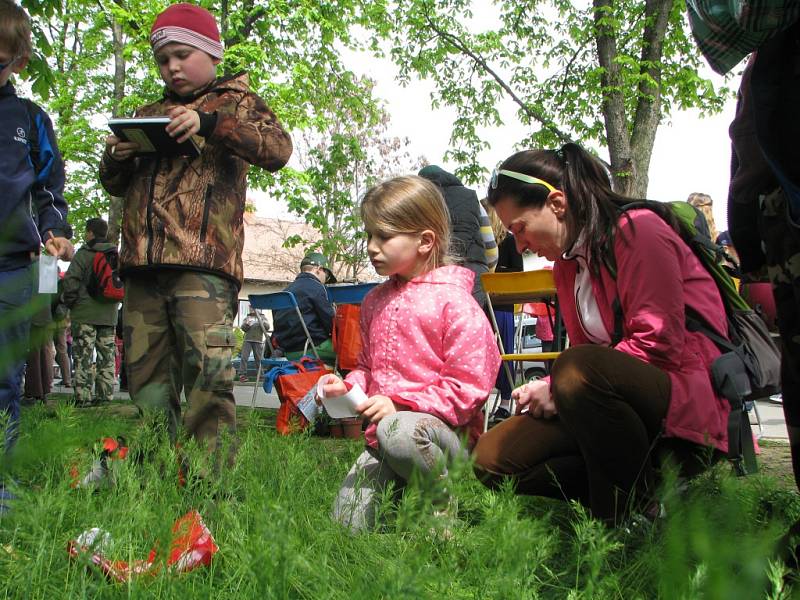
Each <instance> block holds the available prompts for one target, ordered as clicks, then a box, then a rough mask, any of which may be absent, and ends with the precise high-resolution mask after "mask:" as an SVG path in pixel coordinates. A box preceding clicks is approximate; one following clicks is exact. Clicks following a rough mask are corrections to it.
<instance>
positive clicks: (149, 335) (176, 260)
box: [100, 4, 292, 450]
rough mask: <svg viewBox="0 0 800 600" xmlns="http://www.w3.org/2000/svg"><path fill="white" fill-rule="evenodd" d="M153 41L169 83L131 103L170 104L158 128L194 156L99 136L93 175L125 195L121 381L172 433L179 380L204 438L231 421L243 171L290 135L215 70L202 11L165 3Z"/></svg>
mask: <svg viewBox="0 0 800 600" xmlns="http://www.w3.org/2000/svg"><path fill="white" fill-rule="evenodd" d="M150 42H151V45H152V47H153V52H154V55H155V60H156V63H157V64H158V67H159V71H160V73H161V77H162V79H163V80H164V82H165V84H166V91H165V95H164V98H163V99H162V100H161V101H159V102H156V103H153V104H149V105H146V106H143V107H141V108H139V109H138V110H137V111H136V114H137V116H154V115H167V116H169V117H170V118H171V120H170V123H169V124H168V125H167V127H166V130H167V132H168V133H169V134H170V135H171V136H172V137H175V138H177V139H178V141H185V140H187V139H189V138H190V137H194V139H195V141H197V142H198V143H199V144H200V145H201V146H202V151H201V152H200V155H199V156H198V157H196V158H194V159H189V158H174V157H172V158H170V157H163V156H159V155H137V150H138V145H137V144H135V143H133V142H127V141H122V140H120V139H119V138H117V137H116V136H114V135H111V136H109V137H108V139H107V141H106V152H105V153H104V155H103V158H102V161H101V164H100V180H101V182H102V184H103V186H104V187H105V189H106V190H107V191H108V192H109V193H110V194H112V195H116V196H124V198H125V201H124V208H123V217H122V249H121V252H120V274H121V276H122V277H123V279H124V281H125V300H124V302H123V321H124V333H123V337H124V344H125V356H126V360H127V361H128V378H129V379H128V386H129V390H130V393H131V397H132V398H133V399H134V401H135V402H136V403H137V404H139V405H140V406H143V407H144V406H148V407H153V408H157V409H164V410H165V411H166V413H167V416H168V427H169V432H170V437H171V439H172V440H173V441H174V440H175V437H176V434H177V428H178V421H179V418H180V392H181V389H183V390H185V394H186V399H187V401H188V410H187V411H186V414H185V415H184V417H183V423H184V425H185V427H186V430H187V432H188V433H189V434H190V435H192V436H194V437H196V438H197V439H198V440H200V441H202V442H204V443H206V444H207V446H208V447H209V449H211V450H213V449H214V448H215V447H216V445H217V443H218V440H219V438H220V436H221V435H222V434H223V433H224V430H226V429H227V430H228V432H229V433H231V434H232V433H234V432H235V427H236V413H235V402H234V398H233V374H234V373H233V367H232V365H231V353H232V350H233V346H234V343H235V337H234V333H233V317H234V315H235V313H236V307H237V294H238V290H239V288H240V287H241V284H242V246H243V243H244V231H243V219H242V215H243V212H244V204H245V191H246V183H247V180H246V178H247V171H248V169H249V166H250V164H255V165H258V166H260V167H262V168H265V169H267V170H269V171H277V170H278V169H280V168H281V167H282V166H283V165H285V164H286V162H287V161H288V160H289V156H290V155H291V152H292V142H291V139H290V137H289V135H288V134H287V133H286V132H285V131H284V130H283V128H282V127H281V125H280V123H278V120H277V118H276V117H275V115H274V113H273V112H272V111H271V110H270V109H269V108H268V107H267V106H266V104H265V103H264V102H263V100H261V99H260V98H259V97H258V96H256V95H255V94H253V93H252V92H250V91H249V86H248V82H247V76H246V75H245V74H239V75H236V76H233V77H227V78H220V79H217V78H216V69H215V67H216V65H218V64H219V63H220V62H221V59H222V44H221V42H220V37H219V31H218V29H217V24H216V22H215V21H214V18H213V16H212V15H211V14H210V13H209V12H208V11H206V10H205V9H202V8H200V7H198V6H194V5H190V4H175V5H172V6H170V7H169V8H167V9H166V10H165V11H164V12H162V13H161V14H160V15H159V16H158V17H157V18H156V20H155V23H154V24H153V28H152V30H151V37H150Z"/></svg>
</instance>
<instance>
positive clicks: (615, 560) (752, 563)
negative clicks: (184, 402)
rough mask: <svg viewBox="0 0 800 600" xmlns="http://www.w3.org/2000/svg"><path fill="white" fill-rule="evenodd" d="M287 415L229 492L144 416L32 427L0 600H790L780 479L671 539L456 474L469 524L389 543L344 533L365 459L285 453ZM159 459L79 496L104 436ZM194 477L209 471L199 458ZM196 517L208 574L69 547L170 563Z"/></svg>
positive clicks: (315, 441) (115, 412)
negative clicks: (207, 553)
mask: <svg viewBox="0 0 800 600" xmlns="http://www.w3.org/2000/svg"><path fill="white" fill-rule="evenodd" d="M274 417H275V416H274V412H273V411H256V412H250V411H247V410H244V411H241V412H240V430H239V443H240V446H239V452H238V457H237V461H236V465H235V467H234V468H233V469H232V470H229V471H226V472H225V474H224V476H223V477H220V478H217V479H214V480H212V481H206V482H204V483H203V482H201V483H197V482H193V483H192V485H190V486H187V487H178V486H177V484H176V482H177V475H176V473H177V458H176V455H175V453H174V451H173V450H172V449H171V448H169V447H168V445H167V444H164V443H161V442H159V440H158V438H157V436H156V435H154V434H153V433H152V432H151V431H148V430H147V429H146V428H144V427H141V424H140V421H139V418H138V415H137V414H136V413H135V411H133V410H130V407H125V406H123V405H118V406H116V407H114V408H113V409H102V410H101V409H83V410H78V409H73V408H70V407H68V406H66V405H63V404H57V405H55V407H50V408H46V407H35V408H32V409H26V410H25V412H24V414H23V431H22V438H21V440H20V444H19V449H18V450H19V451H18V453H17V455H16V457H15V461H14V464H13V468H12V471H13V472H12V474H13V475H14V477H15V478H16V479H17V480H18V481H19V483H20V485H19V491H20V496H21V497H20V499H19V500H18V501H17V502H16V503H15V510H14V512H13V513H12V514H11V515H10V516H7V517H4V518H3V519H2V520H0V597H7V598H15V599H16V598H47V599H53V598H117V597H130V598H154V597H157V598H308V599H311V598H348V599H349V598H387V599H395V598H431V599H439V598H464V599H473V598H513V599H516V598H558V599H562V598H568V599H579V598H598V599H613V598H620V599H626V600H627V599H637V598H642V599H649V598H681V599H687V600H688V599H696V598H704V599H705V598H707V599H717V598H719V599H723V598H724V599H726V600H729V599H736V598H742V599H748V600H749V599H753V598H789V597H791V593H792V590H791V588H789V587H785V588H783V589H782V588H781V584H780V582H781V578H782V576H783V572H782V566H781V565H780V564H779V563H778V562H775V561H770V559H769V557H770V555H771V553H772V550H773V547H774V544H775V541H776V539H777V538H778V537H779V536H780V533H781V531H782V530H783V529H784V528H785V527H786V524H787V523H788V522H790V521H792V520H793V519H795V518H797V517H798V515H799V514H800V503H799V502H798V499H797V496H796V494H795V493H794V492H793V491H792V490H789V489H787V488H786V486H782V485H779V484H778V483H777V482H776V481H775V479H774V478H773V477H771V476H756V477H749V478H746V479H745V480H742V479H735V478H732V477H730V476H729V474H728V470H727V469H726V468H725V467H719V468H716V469H714V470H713V471H712V472H710V473H709V474H707V475H705V476H704V477H702V478H701V479H699V480H697V481H696V482H694V483H693V484H692V486H691V487H690V488H689V490H688V491H687V492H686V493H684V494H682V495H680V496H678V497H675V496H676V495H675V494H672V495H670V499H668V500H667V517H666V518H665V519H663V520H661V521H660V522H658V524H657V525H656V526H655V527H643V528H638V529H634V530H633V531H624V530H609V529H608V528H606V527H605V526H603V525H602V524H600V523H599V522H597V521H594V520H592V519H590V518H588V517H587V516H586V514H585V512H584V511H583V510H581V509H580V507H578V506H575V505H570V504H567V503H563V502H556V501H549V500H544V499H537V498H523V497H517V496H514V495H513V493H511V490H510V489H505V490H502V491H500V492H490V491H488V490H486V489H484V488H483V487H482V486H481V485H480V484H478V483H477V482H476V481H475V479H474V477H473V476H472V474H471V471H470V468H469V465H466V464H465V465H460V466H459V467H457V468H456V469H454V470H453V472H452V473H451V477H452V482H451V484H450V488H451V489H452V490H453V492H454V494H455V495H456V496H457V497H458V505H459V522H458V523H457V525H456V526H455V528H454V530H453V536H452V537H451V538H443V537H441V536H433V535H432V534H431V518H430V512H431V510H430V507H429V506H428V505H427V504H426V502H425V501H424V499H423V498H422V496H421V495H420V494H419V493H417V492H416V491H415V490H411V491H410V492H409V493H407V494H406V496H405V497H404V499H403V500H402V501H401V502H400V503H399V505H398V506H394V507H391V506H387V507H385V508H386V509H387V515H386V524H385V525H384V527H383V528H382V530H381V531H380V532H374V533H368V534H362V535H355V536H354V535H350V534H349V533H347V532H346V531H344V530H343V529H342V528H341V527H339V526H337V525H336V524H334V523H333V522H332V521H331V520H330V518H329V511H330V508H331V504H332V502H333V498H334V495H335V494H336V491H337V489H338V486H339V484H340V482H341V480H342V479H343V477H344V475H345V473H346V472H347V470H348V469H349V467H350V465H351V463H352V461H353V460H354V459H355V457H356V456H357V455H358V454H359V452H360V451H361V443H360V442H352V441H345V440H331V439H320V438H314V437H310V436H307V435H301V436H294V437H281V436H278V435H276V433H275V431H274ZM120 434H123V435H127V436H129V441H130V444H131V447H132V448H155V449H156V450H154V456H153V459H152V460H151V461H150V462H148V463H146V464H141V463H137V461H135V460H129V461H126V462H125V463H124V464H123V466H122V468H121V469H119V471H118V478H117V479H118V481H117V485H116V486H115V487H114V488H113V489H103V490H99V491H95V492H92V491H89V490H85V489H73V488H71V487H70V485H69V484H70V476H69V469H70V466H71V465H72V464H78V465H79V466H80V470H81V471H86V470H87V469H88V467H89V464H90V463H91V460H92V457H93V451H92V447H93V445H94V444H96V443H97V442H98V440H99V439H100V438H101V437H103V436H105V435H120ZM185 452H186V453H187V454H188V455H189V456H190V457H192V459H193V460H195V461H197V460H201V459H202V455H200V454H199V453H197V452H196V451H195V450H193V449H192V448H191V445H189V447H187V448H186V449H185ZM192 508H195V509H197V510H198V511H199V512H200V514H201V515H202V516H203V518H204V520H205V522H206V524H207V525H208V527H209V528H210V529H211V531H212V533H213V534H214V537H215V539H216V542H217V544H218V545H219V547H220V552H219V553H218V554H217V555H216V556H215V558H214V560H213V562H212V565H211V566H210V567H209V568H201V569H198V570H196V571H194V572H191V573H188V574H183V575H174V574H169V573H166V572H163V571H162V572H161V573H159V574H157V575H155V576H153V577H143V578H139V579H135V580H133V581H131V582H130V583H128V584H118V583H111V582H109V581H107V580H105V579H104V578H103V577H102V575H100V574H99V573H98V572H96V571H94V570H93V569H91V568H88V567H87V566H86V564H85V563H84V562H82V561H71V560H70V559H69V558H68V556H67V553H66V545H67V542H68V540H70V539H73V538H75V537H76V536H77V535H78V534H80V533H81V532H82V531H84V530H86V529H89V528H91V527H100V528H102V529H104V530H106V531H108V532H109V533H110V534H111V536H112V538H113V540H114V543H113V546H112V548H111V550H110V551H109V552H108V554H109V556H110V557H112V558H117V559H123V560H131V559H137V558H145V557H146V555H147V552H148V551H149V549H150V548H151V547H152V546H153V545H154V544H158V545H159V547H161V548H165V547H166V546H167V545H168V542H169V537H170V533H169V528H170V526H171V525H172V523H173V522H174V520H175V519H176V518H178V517H179V516H181V515H182V514H184V513H185V512H186V511H188V510H189V509H192Z"/></svg>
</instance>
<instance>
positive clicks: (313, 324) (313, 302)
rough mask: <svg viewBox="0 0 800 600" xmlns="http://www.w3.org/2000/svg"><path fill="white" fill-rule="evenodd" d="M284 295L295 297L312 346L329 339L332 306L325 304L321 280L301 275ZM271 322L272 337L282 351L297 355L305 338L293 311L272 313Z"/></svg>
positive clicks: (326, 294) (326, 293)
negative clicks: (312, 343)
mask: <svg viewBox="0 0 800 600" xmlns="http://www.w3.org/2000/svg"><path fill="white" fill-rule="evenodd" d="M285 291H287V292H292V293H293V294H294V297H295V299H296V300H297V305H298V306H299V307H300V312H301V313H302V314H303V320H304V321H305V323H306V327H308V332H309V333H310V334H311V339H312V340H314V343H315V344H319V343H320V342H324V341H325V340H327V339H328V338H330V337H331V332H332V330H333V306H332V305H331V303H330V300H328V291H327V290H326V289H325V286H324V285H322V283H321V282H320V280H319V279H317V277H316V276H315V275H313V274H312V273H300V274H299V275H298V276H297V277H296V278H295V280H294V281H293V282H292V283H290V284H289V285H288V286H287V287H286V290H285ZM272 322H273V329H274V332H273V334H272V337H273V338H275V339H276V340H277V343H278V345H279V346H280V348H281V349H282V350H284V351H285V352H298V351H300V350H302V349H303V347H304V345H305V342H306V334H305V333H304V332H303V327H302V325H300V321H299V319H298V318H297V313H296V312H295V310H294V309H293V308H292V309H287V310H276V311H274V312H273V315H272Z"/></svg>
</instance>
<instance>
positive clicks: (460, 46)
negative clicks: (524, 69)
mask: <svg viewBox="0 0 800 600" xmlns="http://www.w3.org/2000/svg"><path fill="white" fill-rule="evenodd" d="M425 20H426V21H427V22H428V27H430V28H431V29H432V30H433V31H434V32H435V33H436V34H437V35H438V36H439V37H441V38H442V39H444V40H446V41H448V42H449V43H450V44H452V45H453V46H455V48H456V49H457V50H458V51H459V52H461V53H462V54H464V55H466V56H468V57H469V58H470V59H471V60H472V61H473V62H474V63H475V64H476V65H477V66H479V67H480V68H481V69H483V70H484V71H485V72H486V73H488V74H489V76H490V77H491V78H492V79H494V81H495V82H496V83H497V85H499V86H500V87H501V88H502V89H503V90H504V91H505V92H506V94H508V96H509V97H510V98H511V99H512V100H513V101H514V102H515V103H516V104H517V106H519V107H520V108H521V109H522V111H523V112H524V113H525V114H526V115H528V117H530V118H531V119H533V120H535V121H537V122H539V123H540V124H541V125H542V126H543V127H544V128H545V129H547V130H548V131H550V132H551V133H552V134H553V135H555V136H556V137H558V138H559V139H560V140H561V141H562V142H563V143H567V142H571V141H572V137H571V136H569V135H567V134H566V133H564V132H563V131H561V130H560V129H559V128H558V126H557V125H556V124H555V123H553V121H551V120H550V119H548V118H547V117H546V116H545V115H544V114H542V113H541V112H539V111H537V110H536V109H534V108H533V107H532V106H530V105H529V104H528V103H527V102H525V101H524V100H522V98H520V97H519V96H517V94H516V92H514V90H513V89H511V86H510V85H508V84H507V83H506V82H505V80H504V79H503V78H502V77H500V75H499V74H498V73H497V72H496V71H495V70H494V69H492V68H491V67H490V66H489V64H488V63H487V62H486V61H485V60H484V59H483V58H482V57H481V56H478V54H477V53H475V52H473V51H472V50H471V49H470V48H468V47H467V46H466V45H465V44H464V43H463V42H462V41H461V40H460V39H458V38H457V37H456V36H455V35H453V34H452V33H450V32H448V31H444V30H443V29H441V28H439V27H437V26H436V25H435V24H434V23H433V20H432V19H431V17H430V14H429V13H427V12H426V14H425Z"/></svg>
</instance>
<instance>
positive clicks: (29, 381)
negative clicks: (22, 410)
mask: <svg viewBox="0 0 800 600" xmlns="http://www.w3.org/2000/svg"><path fill="white" fill-rule="evenodd" d="M53 330H54V323H53V314H52V308H51V305H50V304H46V305H44V306H42V308H40V309H39V310H38V311H37V312H36V314H34V315H33V317H32V319H31V333H30V338H29V340H30V346H29V349H28V360H27V363H26V366H25V395H24V396H23V400H22V401H23V404H26V405H29V406H30V405H32V404H37V403H42V402H44V401H45V399H46V398H47V394H49V393H50V392H51V391H52V390H53V362H54V358H55V350H54V345H53Z"/></svg>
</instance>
